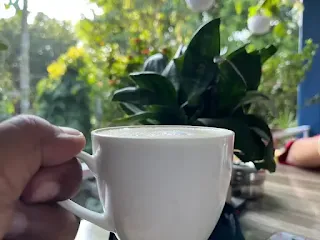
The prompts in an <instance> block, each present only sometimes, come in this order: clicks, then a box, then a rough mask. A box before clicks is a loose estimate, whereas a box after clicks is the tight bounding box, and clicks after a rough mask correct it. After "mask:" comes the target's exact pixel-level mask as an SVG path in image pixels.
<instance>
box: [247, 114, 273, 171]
mask: <svg viewBox="0 0 320 240" xmlns="http://www.w3.org/2000/svg"><path fill="white" fill-rule="evenodd" d="M244 121H245V122H246V123H247V124H248V125H249V126H250V128H251V129H252V131H254V132H255V133H256V134H257V135H259V136H260V137H261V138H262V139H263V140H264V141H265V142H266V146H265V148H264V157H263V161H262V162H261V161H260V162H257V161H256V162H254V164H255V166H256V168H257V169H261V168H263V169H267V170H268V171H269V172H274V171H275V168H276V163H275V160H274V146H273V139H272V133H271V130H270V128H269V126H268V124H267V123H266V122H265V121H264V120H263V119H262V118H261V117H258V116H256V115H253V114H249V115H246V116H245V118H244Z"/></svg>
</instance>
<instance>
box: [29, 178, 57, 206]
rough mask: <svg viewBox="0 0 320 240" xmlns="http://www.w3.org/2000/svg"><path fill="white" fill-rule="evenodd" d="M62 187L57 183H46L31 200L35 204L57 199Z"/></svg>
mask: <svg viewBox="0 0 320 240" xmlns="http://www.w3.org/2000/svg"><path fill="white" fill-rule="evenodd" d="M59 192H60V186H59V185H58V183H56V182H44V183H42V184H41V185H40V186H39V187H38V188H37V190H36V191H35V192H34V193H33V194H32V196H31V200H32V201H34V202H44V201H49V200H52V199H54V198H55V197H57V195H58V194H59Z"/></svg>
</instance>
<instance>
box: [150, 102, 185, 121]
mask: <svg viewBox="0 0 320 240" xmlns="http://www.w3.org/2000/svg"><path fill="white" fill-rule="evenodd" d="M147 110H148V111H149V112H152V113H154V120H155V121H154V122H155V124H159V125H186V124H187V123H188V119H187V116H186V115H185V112H184V111H183V109H181V108H179V107H172V106H160V105H153V106H149V107H148V108H147Z"/></svg>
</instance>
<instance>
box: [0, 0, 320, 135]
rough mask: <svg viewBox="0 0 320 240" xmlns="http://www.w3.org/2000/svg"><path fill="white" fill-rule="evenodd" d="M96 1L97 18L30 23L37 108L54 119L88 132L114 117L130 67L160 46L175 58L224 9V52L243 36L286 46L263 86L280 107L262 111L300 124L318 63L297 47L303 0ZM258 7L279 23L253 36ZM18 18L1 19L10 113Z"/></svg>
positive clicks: (253, 43)
mask: <svg viewBox="0 0 320 240" xmlns="http://www.w3.org/2000/svg"><path fill="white" fill-rule="evenodd" d="M90 2H92V3H95V4H97V6H99V7H100V8H101V10H102V11H100V12H99V13H97V12H94V11H93V13H94V18H93V19H82V20H81V21H79V22H78V23H77V24H76V25H75V26H73V25H71V24H70V23H68V22H59V21H56V20H54V19H50V18H48V17H47V16H45V15H44V14H39V15H38V16H37V18H36V20H35V21H34V23H32V24H31V25H30V26H29V28H30V35H31V52H30V55H31V58H30V59H31V66H30V67H31V79H32V86H31V88H32V93H33V96H32V100H33V108H32V109H31V112H32V113H35V114H39V115H41V116H44V117H46V118H48V119H50V120H51V121H52V122H53V123H55V124H59V125H68V126H73V127H76V128H78V129H80V130H83V131H84V132H85V133H87V135H89V134H88V133H89V132H90V130H91V129H92V128H96V127H101V126H108V125H110V124H112V120H113V119H115V118H118V117H121V116H122V115H123V112H121V111H120V109H119V108H118V106H117V105H116V104H115V103H112V102H111V100H110V96H111V95H112V94H113V92H114V91H115V90H116V89H118V88H120V87H123V86H125V85H128V84H131V83H130V80H129V79H128V74H129V73H130V72H132V71H138V70H140V69H141V67H142V65H143V63H144V61H145V60H146V59H147V58H148V57H149V56H151V55H152V54H154V53H157V52H161V53H162V54H163V55H165V56H166V57H168V58H171V57H172V52H173V51H175V50H176V49H177V47H178V46H179V45H180V44H181V43H182V44H184V43H186V42H187V41H188V40H189V39H190V37H191V36H192V33H193V32H194V30H195V29H196V28H197V27H198V26H199V25H200V24H201V22H203V21H207V20H209V19H211V18H216V17H221V18H222V23H221V46H222V49H221V53H222V54H227V53H228V52H231V51H234V50H235V49H236V48H238V47H239V46H241V45H243V44H249V45H248V47H249V48H251V49H255V48H260V47H262V46H265V45H268V44H270V43H273V44H276V45H277V46H278V47H279V51H278V53H277V55H276V56H275V57H273V58H272V59H270V60H269V61H267V62H266V63H265V65H264V67H263V79H262V84H261V86H260V90H261V91H262V92H264V93H265V94H267V95H271V96H272V98H273V99H274V101H275V106H276V109H277V115H274V114H271V113H270V112H260V114H262V115H264V116H266V115H267V116H268V118H269V120H270V123H271V125H273V126H275V127H282V128H284V127H288V126H292V125H293V124H294V121H295V112H296V86H297V84H298V83H299V82H300V81H302V80H303V78H304V75H305V72H306V71H307V70H308V69H309V67H310V66H311V63H312V57H313V55H314V54H315V51H316V47H317V46H316V45H314V44H313V43H312V41H311V40H310V41H308V42H307V43H306V46H305V48H304V49H303V50H302V51H301V52H298V39H299V38H298V35H299V25H300V16H301V13H302V10H303V5H302V4H301V2H300V1H298V0H266V1H257V0H239V1H233V0H216V1H215V5H214V7H213V8H212V9H211V10H210V11H208V12H205V13H194V12H192V11H191V10H190V9H188V8H187V5H186V4H185V2H184V1H181V0H172V1H167V0H157V1H154V0H150V1H148V4H145V1H142V0H124V1H116V0H110V1H106V0H91V1H90ZM258 13H260V14H263V15H266V16H269V17H270V18H271V19H272V25H273V27H272V29H271V32H270V33H268V34H266V35H263V36H252V35H251V34H250V32H249V31H248V30H247V26H246V20H247V18H248V17H250V16H252V15H254V14H258ZM146 19H148V21H146ZM19 21H20V16H19V14H17V15H16V16H15V17H13V18H11V19H6V20H0V29H1V36H2V38H4V39H5V40H6V41H7V42H10V44H11V46H10V49H9V53H6V54H5V55H6V56H3V55H4V54H3V53H1V54H2V58H3V59H4V58H5V59H6V62H5V65H4V68H3V69H2V73H1V74H2V76H1V78H2V79H6V80H5V81H1V89H4V90H2V99H3V100H2V101H1V105H0V107H1V110H0V113H1V114H2V116H3V118H5V117H8V116H10V115H12V114H15V113H18V112H19V109H17V107H16V106H15V102H17V101H18V98H19V94H17V93H19V89H18V86H17V76H18V75H17V72H18V71H17V68H18V67H19V41H18V39H19ZM60 36H63V37H62V38H61V37H60ZM283 43H286V44H283ZM70 56H71V57H70ZM72 56H73V57H72ZM74 57H75V58H74ZM70 69H71V70H70ZM67 70H68V71H67ZM70 71H72V74H70ZM47 73H48V74H47ZM40 79H41V80H40ZM39 80H40V81H39ZM75 89H78V90H75ZM79 89H80V90H79ZM82 89H85V90H83V91H85V94H84V93H83V92H82ZM275 96H276V97H275ZM80 102H81V104H80ZM257 109H260V108H257Z"/></svg>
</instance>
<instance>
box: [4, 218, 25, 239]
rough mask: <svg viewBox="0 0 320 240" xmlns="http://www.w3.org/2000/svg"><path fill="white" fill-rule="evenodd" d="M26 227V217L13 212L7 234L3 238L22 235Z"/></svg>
mask: <svg viewBox="0 0 320 240" xmlns="http://www.w3.org/2000/svg"><path fill="white" fill-rule="evenodd" d="M27 226H28V221H27V217H26V216H25V215H24V214H23V213H21V212H15V213H14V215H13V218H12V223H11V227H10V230H9V232H8V233H7V234H6V235H5V236H4V238H5V239H6V238H8V239H10V238H16V237H17V236H19V235H22V234H23V233H24V232H25V231H26V229H27Z"/></svg>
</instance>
